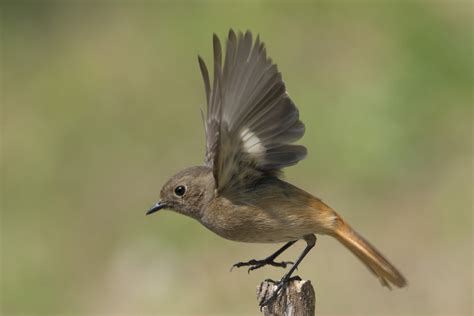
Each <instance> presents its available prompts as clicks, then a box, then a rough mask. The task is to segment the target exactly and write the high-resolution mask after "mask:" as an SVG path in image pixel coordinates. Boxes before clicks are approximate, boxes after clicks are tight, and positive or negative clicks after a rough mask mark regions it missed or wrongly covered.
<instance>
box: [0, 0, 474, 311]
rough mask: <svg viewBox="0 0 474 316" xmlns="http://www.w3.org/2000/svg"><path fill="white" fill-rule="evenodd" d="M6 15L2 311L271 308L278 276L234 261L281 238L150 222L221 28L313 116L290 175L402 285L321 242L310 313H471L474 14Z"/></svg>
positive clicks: (165, 220)
mask: <svg viewBox="0 0 474 316" xmlns="http://www.w3.org/2000/svg"><path fill="white" fill-rule="evenodd" d="M0 6H1V25H0V27H1V29H0V32H1V45H2V51H1V52H2V60H1V61H2V62H1V70H0V72H1V77H2V78H1V79H2V91H1V92H2V101H1V102H2V113H1V116H2V118H1V128H2V152H1V157H2V165H1V168H2V173H1V177H2V197H1V199H2V214H1V224H2V225H1V250H2V262H1V263H2V265H1V269H2V270H1V277H2V278H1V279H2V281H1V304H2V315H260V313H259V312H258V308H257V303H256V298H255V287H256V286H257V284H259V282H260V281H261V280H263V279H265V278H274V279H277V278H279V277H280V276H281V275H282V273H283V270H281V269H277V268H265V269H261V270H258V271H255V272H254V273H252V274H250V275H247V272H246V271H245V270H234V271H233V272H232V273H229V268H230V266H231V264H233V263H235V262H237V261H241V260H247V259H250V258H261V257H263V256H266V255H268V254H270V253H272V252H273V251H274V250H276V248H277V247H278V246H279V245H257V244H255V245H254V244H241V243H235V242H231V241H226V240H223V239H221V238H219V237H217V236H216V235H214V234H212V233H211V232H209V231H207V230H206V229H205V228H203V227H201V226H200V225H199V224H198V223H197V222H195V221H193V220H192V219H189V218H186V217H183V216H180V215H178V214H175V213H171V212H162V213H159V214H156V215H154V216H151V217H145V216H144V213H145V211H146V209H147V208H148V207H149V206H150V205H151V204H152V203H154V202H155V201H156V200H157V198H158V195H159V190H160V187H161V185H162V184H163V183H164V182H165V181H166V180H167V178H168V177H169V176H171V175H173V174H174V173H175V172H176V171H178V170H180V169H182V168H184V167H187V166H191V165H196V164H200V163H201V162H202V161H203V154H204V132H203V127H202V122H201V117H200V113H199V108H200V107H204V103H205V98H204V90H203V85H202V82H201V78H200V73H199V68H198V64H197V59H196V56H197V54H201V55H202V56H203V57H204V58H205V59H206V60H207V61H208V62H209V61H210V58H211V51H212V49H211V37H212V33H213V32H216V33H217V34H218V35H219V36H221V38H222V37H223V36H226V34H227V31H228V29H229V27H232V28H234V29H236V30H247V29H250V30H252V31H253V32H254V33H259V34H260V36H261V38H262V39H263V40H264V41H265V42H266V44H267V48H268V52H269V55H270V56H271V57H272V58H273V59H274V60H275V61H276V62H277V64H278V66H279V69H280V71H282V73H283V75H284V79H285V82H286V83H287V88H288V91H289V93H290V95H291V96H292V98H293V100H294V101H295V103H296V104H297V105H298V107H299V109H300V112H301V118H302V120H303V121H304V122H305V123H306V126H307V132H306V135H305V137H304V138H303V140H302V141H301V143H302V144H305V145H306V146H307V147H308V149H309V156H308V158H307V159H306V160H304V161H303V162H301V163H300V164H298V165H297V166H295V167H293V168H289V169H288V170H287V171H286V179H287V180H289V181H291V182H292V183H294V184H296V185H298V186H300V187H302V188H304V189H306V190H307V191H309V192H311V193H313V194H315V195H317V196H319V197H321V198H322V199H323V200H325V201H326V202H328V203H329V204H330V205H331V206H333V207H334V208H335V209H336V210H338V211H339V212H340V213H341V214H342V215H343V216H344V217H345V218H346V219H347V221H349V222H350V223H351V224H352V225H353V226H354V227H355V228H356V229H357V230H359V231H360V232H361V233H362V234H363V235H364V236H366V237H367V238H368V239H369V240H371V241H372V243H374V244H375V245H376V246H377V247H378V248H380V249H381V251H382V252H383V253H385V254H386V255H387V256H388V257H389V258H390V260H391V261H393V262H394V263H395V264H396V265H397V266H398V267H399V268H400V269H401V270H402V271H403V272H404V273H405V275H406V276H407V278H408V279H409V282H410V284H409V287H408V288H406V289H402V290H394V291H391V292H390V291H387V290H386V289H384V288H382V287H380V285H379V283H378V282H377V280H376V279H375V278H373V277H372V275H371V274H370V273H368V272H367V270H366V268H365V267H364V266H363V265H362V264H360V263H359V262H358V260H357V259H356V258H355V257H353V256H352V255H351V254H350V253H349V252H348V251H347V250H346V249H345V248H343V247H342V246H341V245H339V244H338V243H337V242H336V241H334V240H332V239H331V238H328V237H321V238H319V240H318V245H317V247H316V249H315V250H314V251H312V252H311V253H310V255H309V256H308V257H307V259H306V260H305V261H304V262H303V264H302V265H301V266H300V269H299V270H298V274H299V275H301V276H302V277H303V278H305V279H310V280H312V281H313V283H314V285H315V289H316V296H317V311H318V312H317V315H354V314H357V315H469V314H471V313H472V297H473V293H472V284H473V277H472V238H473V235H472V188H473V187H472V175H473V174H472V172H473V170H472V159H473V157H472V144H473V143H472V114H473V113H472V105H473V98H472V87H473V51H472V48H473V45H472V44H473V43H472V39H473V37H472V35H473V32H472V29H473V22H472V21H473V19H472V18H473V14H472V13H473V7H472V3H470V2H467V1H466V2H462V1H443V2H428V1H422V2H415V1H403V2H402V1H400V2H395V1H387V2H382V1H380V2H379V1H373V2H364V3H362V2H358V3H355V2H320V3H317V4H311V3H303V2H203V3H197V2H190V3H185V2H180V3H177V4H174V3H172V2H156V3H155V2H151V1H149V2H142V3H139V2H136V3H135V4H133V3H132V2H129V3H127V2H120V3H118V2H117V3H114V2H112V1H110V2H108V1H104V2H100V3H99V2H87V3H86V2H83V3H82V4H79V3H77V2H76V3H69V4H68V3H63V4H60V3H56V4H54V3H53V2H50V3H49V4H46V3H42V4H34V3H31V2H30V3H25V4H14V3H13V2H12V3H10V4H8V3H5V2H3V3H2V4H1V5H0ZM302 248H303V243H300V244H298V246H296V247H295V249H292V250H291V251H289V252H288V253H286V254H285V255H284V256H283V258H284V259H286V260H292V259H294V258H295V257H296V255H297V254H298V253H299V251H301V249H302Z"/></svg>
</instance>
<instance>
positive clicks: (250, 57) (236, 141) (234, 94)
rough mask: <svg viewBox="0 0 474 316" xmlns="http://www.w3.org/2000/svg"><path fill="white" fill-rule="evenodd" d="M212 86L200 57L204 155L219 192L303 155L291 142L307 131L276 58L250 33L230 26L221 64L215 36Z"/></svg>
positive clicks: (240, 185)
mask: <svg viewBox="0 0 474 316" xmlns="http://www.w3.org/2000/svg"><path fill="white" fill-rule="evenodd" d="M213 45H214V80H213V83H212V87H211V84H210V80H209V73H208V71H207V67H206V64H205V63H204V61H203V60H202V58H201V57H199V58H198V59H199V66H200V68H201V73H202V77H203V80H204V87H205V90H206V98H207V116H206V120H205V126H206V158H205V163H206V165H207V166H209V167H211V168H212V169H213V173H214V178H215V180H216V183H217V189H218V191H219V192H220V193H223V192H230V193H231V192H232V190H235V189H237V188H240V189H242V188H246V187H248V186H251V185H252V183H254V182H255V181H256V180H258V179H259V178H260V177H262V176H265V175H278V174H279V173H280V170H281V169H282V168H284V167H287V166H291V165H294V164H295V163H297V162H298V161H299V160H302V159H304V157H305V156H306V148H305V147H303V146H300V145H293V144H292V143H293V142H295V141H296V140H298V139H300V138H301V137H302V136H303V134H304V131H305V128H304V125H303V123H302V122H301V121H300V120H299V113H298V109H297V108H296V106H295V105H294V104H293V102H292V101H291V99H290V97H289V96H288V94H287V93H286V88H285V84H284V83H283V80H282V77H281V74H280V73H279V72H278V69H277V66H276V64H274V63H272V61H271V59H270V58H269V57H267V54H266V49H265V46H264V44H263V43H262V42H260V39H259V37H258V36H257V39H256V40H255V43H254V42H253V40H252V34H251V33H250V32H249V31H247V32H246V33H245V34H242V33H239V34H238V35H236V34H235V33H234V31H233V30H230V32H229V36H228V39H227V44H226V53H225V59H224V64H222V49H221V44H220V41H219V39H218V38H217V36H216V35H215V34H214V37H213Z"/></svg>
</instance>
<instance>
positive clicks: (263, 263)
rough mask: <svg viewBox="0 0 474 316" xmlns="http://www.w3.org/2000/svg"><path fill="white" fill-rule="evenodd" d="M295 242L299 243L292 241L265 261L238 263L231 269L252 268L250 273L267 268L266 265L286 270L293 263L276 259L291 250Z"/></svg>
mask: <svg viewBox="0 0 474 316" xmlns="http://www.w3.org/2000/svg"><path fill="white" fill-rule="evenodd" d="M295 242H297V240H292V241H289V242H287V243H286V244H285V245H284V246H283V247H281V248H280V249H278V250H277V251H276V252H275V253H274V254H272V255H271V256H268V257H267V258H265V259H263V260H255V259H252V260H250V261H247V262H237V263H236V264H234V265H233V266H232V268H231V269H230V270H231V271H232V269H233V268H240V267H246V266H250V268H249V270H248V272H249V273H250V271H252V270H255V269H258V268H261V267H263V266H266V265H271V266H274V267H282V268H286V266H287V265H288V264H293V262H291V261H282V262H275V261H274V260H275V258H276V257H278V256H279V255H280V254H281V253H282V252H283V251H285V250H286V249H288V248H290V247H291V246H292V245H293V244H294V243H295Z"/></svg>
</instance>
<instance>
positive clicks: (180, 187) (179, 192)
mask: <svg viewBox="0 0 474 316" xmlns="http://www.w3.org/2000/svg"><path fill="white" fill-rule="evenodd" d="M184 193H186V187H185V186H184V185H178V186H177V187H176V188H175V189H174V194H176V195H177V196H183V195H184Z"/></svg>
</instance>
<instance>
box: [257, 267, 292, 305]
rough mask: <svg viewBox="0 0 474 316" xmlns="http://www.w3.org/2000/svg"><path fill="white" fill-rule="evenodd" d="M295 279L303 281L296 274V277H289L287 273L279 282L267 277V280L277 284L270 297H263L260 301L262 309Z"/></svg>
mask: <svg viewBox="0 0 474 316" xmlns="http://www.w3.org/2000/svg"><path fill="white" fill-rule="evenodd" d="M293 280H298V281H301V278H300V277H299V276H294V277H289V276H288V275H285V276H283V278H282V279H281V280H280V281H278V282H275V281H273V280H270V279H267V280H265V281H267V282H271V283H274V284H276V289H275V290H274V291H273V292H272V293H271V295H270V296H268V297H265V296H264V297H263V298H262V300H261V301H260V303H259V304H258V305H259V306H260V311H262V310H263V308H264V307H265V306H267V305H268V304H269V303H271V302H272V301H274V300H275V299H276V298H277V297H278V296H279V295H280V293H281V291H282V290H283V289H284V288H285V287H286V286H287V285H288V284H289V283H290V282H291V281H293Z"/></svg>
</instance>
